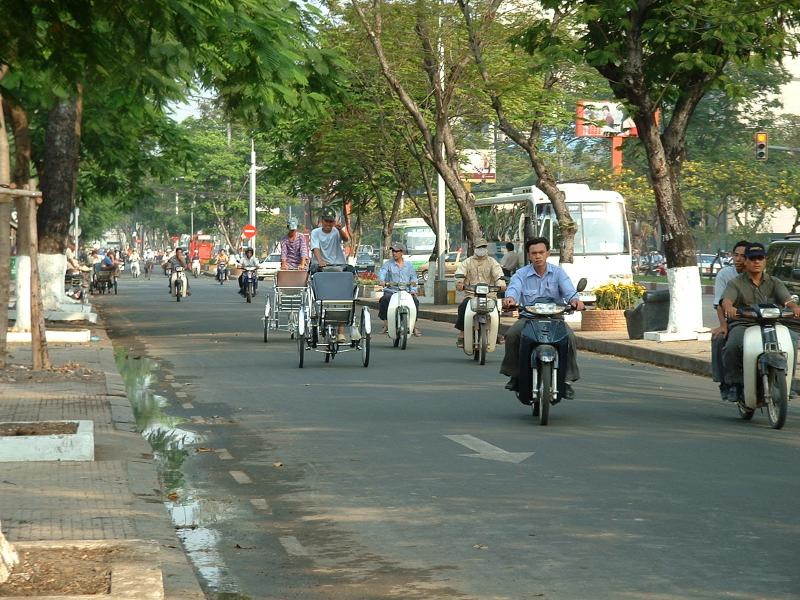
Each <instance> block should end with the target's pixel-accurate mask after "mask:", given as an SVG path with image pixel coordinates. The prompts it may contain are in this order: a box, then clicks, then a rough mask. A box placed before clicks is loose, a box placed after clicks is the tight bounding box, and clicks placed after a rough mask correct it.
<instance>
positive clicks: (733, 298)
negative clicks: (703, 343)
mask: <svg viewBox="0 0 800 600" xmlns="http://www.w3.org/2000/svg"><path fill="white" fill-rule="evenodd" d="M744 256H745V259H744V272H742V273H741V274H740V275H737V276H736V277H735V278H733V279H732V280H731V281H730V283H728V285H727V286H726V288H725V291H724V292H723V294H722V301H721V302H720V305H721V306H722V310H723V312H724V313H725V317H727V318H728V320H729V321H730V323H729V324H728V341H727V342H725V349H724V350H723V354H722V364H723V365H724V374H723V375H724V380H725V382H726V383H727V384H728V386H729V387H728V389H727V390H726V391H727V394H726V400H729V401H731V402H737V401H738V400H739V398H740V397H741V394H742V387H743V384H744V377H743V373H742V358H743V356H742V353H743V346H744V333H745V331H746V330H747V328H748V327H753V326H756V325H755V324H754V323H752V322H749V321H747V320H742V319H739V318H737V315H736V309H737V308H742V307H746V306H751V305H753V304H778V305H782V306H786V307H787V308H791V309H792V310H793V311H794V316H795V318H800V306H798V304H797V303H796V302H794V301H793V300H792V296H791V294H790V293H789V290H787V289H786V286H785V285H784V284H783V282H782V281H781V280H780V279H777V278H775V277H772V276H771V275H768V274H767V273H765V272H764V267H765V265H766V257H767V253H766V251H765V250H764V245H763V244H759V243H753V244H750V245H749V246H747V250H745V255H744ZM789 333H790V334H791V336H792V343H793V344H794V345H795V347H797V334H796V333H795V332H794V331H791V330H790V331H789Z"/></svg>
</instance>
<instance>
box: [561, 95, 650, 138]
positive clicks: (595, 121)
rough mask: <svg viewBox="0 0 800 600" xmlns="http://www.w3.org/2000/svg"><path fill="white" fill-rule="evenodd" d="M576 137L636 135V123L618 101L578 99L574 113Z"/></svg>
mask: <svg viewBox="0 0 800 600" xmlns="http://www.w3.org/2000/svg"><path fill="white" fill-rule="evenodd" d="M575 135H577V136H578V137H615V136H617V137H638V136H639V134H638V132H637V131H636V124H635V123H634V122H633V119H631V117H630V115H629V113H628V110H627V109H626V108H625V106H624V105H622V104H620V103H619V102H613V101H603V100H598V101H595V100H579V101H578V108H577V111H576V113H575Z"/></svg>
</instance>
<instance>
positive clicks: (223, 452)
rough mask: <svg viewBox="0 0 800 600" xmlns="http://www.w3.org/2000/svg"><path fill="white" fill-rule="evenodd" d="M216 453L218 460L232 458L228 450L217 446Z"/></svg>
mask: <svg viewBox="0 0 800 600" xmlns="http://www.w3.org/2000/svg"><path fill="white" fill-rule="evenodd" d="M216 453H217V456H219V459H220V460H233V454H231V453H230V452H228V451H227V450H226V449H225V448H218V449H217V450H216Z"/></svg>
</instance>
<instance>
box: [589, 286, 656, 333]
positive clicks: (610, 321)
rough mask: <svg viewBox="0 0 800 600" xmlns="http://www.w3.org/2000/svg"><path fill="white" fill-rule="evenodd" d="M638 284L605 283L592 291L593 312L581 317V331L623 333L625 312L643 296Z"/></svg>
mask: <svg viewBox="0 0 800 600" xmlns="http://www.w3.org/2000/svg"><path fill="white" fill-rule="evenodd" d="M644 293H645V289H644V287H643V286H641V285H639V284H638V283H607V284H606V285H603V286H600V287H597V288H595V289H594V295H595V298H596V300H595V307H594V310H587V311H584V312H583V314H582V315H581V331H625V330H626V329H627V325H626V322H625V311H626V310H628V309H631V308H633V307H634V306H635V305H636V304H637V303H638V302H639V300H640V299H641V297H642V296H643V295H644Z"/></svg>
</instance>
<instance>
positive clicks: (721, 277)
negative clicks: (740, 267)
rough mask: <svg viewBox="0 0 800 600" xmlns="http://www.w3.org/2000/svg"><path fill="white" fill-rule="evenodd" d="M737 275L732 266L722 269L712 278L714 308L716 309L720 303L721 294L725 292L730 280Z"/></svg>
mask: <svg viewBox="0 0 800 600" xmlns="http://www.w3.org/2000/svg"><path fill="white" fill-rule="evenodd" d="M738 274H739V273H738V272H737V271H736V267H734V266H733V265H728V266H727V267H722V268H721V269H720V270H719V272H718V273H717V276H716V277H715V278H714V308H716V307H717V306H718V305H719V303H720V302H721V301H722V294H723V293H724V292H725V288H726V287H728V284H729V283H730V281H731V279H733V278H734V277H736V276H737V275H738Z"/></svg>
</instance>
